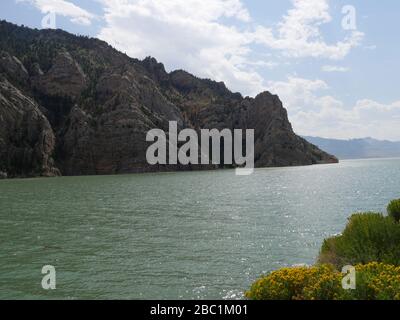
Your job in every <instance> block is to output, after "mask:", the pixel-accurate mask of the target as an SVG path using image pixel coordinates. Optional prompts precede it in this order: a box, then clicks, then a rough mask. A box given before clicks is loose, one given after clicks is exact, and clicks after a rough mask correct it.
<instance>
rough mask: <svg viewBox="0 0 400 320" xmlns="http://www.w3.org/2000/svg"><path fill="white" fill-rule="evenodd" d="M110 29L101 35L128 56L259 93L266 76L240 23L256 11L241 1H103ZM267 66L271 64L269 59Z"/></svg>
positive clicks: (107, 27)
mask: <svg viewBox="0 0 400 320" xmlns="http://www.w3.org/2000/svg"><path fill="white" fill-rule="evenodd" d="M102 3H103V5H104V10H105V16H104V17H105V22H106V25H105V27H104V28H103V29H102V30H101V32H100V34H99V37H100V38H101V39H103V40H105V41H107V42H109V43H110V44H112V45H113V46H115V47H116V48H118V49H119V50H122V51H124V52H126V53H127V54H128V55H130V56H133V57H138V58H144V57H146V56H148V55H151V56H154V57H156V58H157V59H159V60H160V61H162V62H163V63H164V64H165V65H166V67H167V69H168V70H173V69H181V68H183V69H186V70H188V71H190V72H192V73H194V74H196V75H197V76H201V77H208V78H212V79H215V80H218V81H224V82H225V83H226V84H227V86H228V87H229V88H230V89H232V90H237V91H241V92H243V93H245V94H250V95H255V94H257V93H259V92H260V91H262V90H264V87H263V78H262V77H261V76H260V75H259V73H258V72H257V71H256V70H255V69H256V68H260V67H263V66H262V65H261V64H257V62H256V64H255V65H252V62H251V61H250V62H249V59H248V54H249V53H250V49H249V44H250V42H251V40H250V38H249V37H248V36H247V34H246V33H245V32H241V31H239V30H238V29H237V27H235V26H233V25H229V24H227V23H222V22H221V19H222V18H224V17H229V18H231V19H234V20H236V21H238V22H240V23H243V22H248V21H250V15H249V13H248V11H247V9H246V8H245V7H244V6H243V5H242V3H241V1H240V0H169V1H165V0H147V1H140V0H130V1H128V0H102ZM264 63H266V64H267V65H264V67H266V66H269V67H271V65H270V64H269V62H267V61H265V62H264Z"/></svg>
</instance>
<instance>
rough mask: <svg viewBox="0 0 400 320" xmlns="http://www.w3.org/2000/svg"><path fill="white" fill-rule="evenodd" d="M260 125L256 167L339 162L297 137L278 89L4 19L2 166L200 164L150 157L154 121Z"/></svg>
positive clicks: (122, 168) (44, 169) (10, 170)
mask: <svg viewBox="0 0 400 320" xmlns="http://www.w3.org/2000/svg"><path fill="white" fill-rule="evenodd" d="M169 121H177V122H178V124H179V127H180V128H185V127H186V128H194V129H200V128H209V129H212V128H217V129H224V128H230V129H234V128H235V129H255V143H256V145H255V156H256V159H255V160H256V166H258V167H263V166H291V165H310V164H317V163H331V162H337V159H336V158H335V157H333V156H331V155H329V154H327V153H325V152H323V151H321V150H319V149H318V148H317V147H315V146H313V145H311V144H309V143H308V142H306V141H305V140H304V139H302V138H300V137H298V136H297V135H296V134H295V133H294V132H293V130H292V127H291V125H290V122H289V120H288V116H287V112H286V110H285V109H284V108H283V106H282V103H281V101H280V100H279V98H278V97H277V96H276V95H273V94H271V93H269V92H264V93H261V94H260V95H258V96H257V97H255V98H249V97H245V98H244V97H242V95H241V94H239V93H232V92H230V91H229V90H228V89H227V88H226V86H225V85H224V84H223V83H221V82H214V81H211V80H207V79H199V78H197V77H195V76H193V75H191V74H189V73H188V72H185V71H182V70H178V71H175V72H172V73H167V72H166V71H165V69H164V66H163V65H162V64H161V63H159V62H157V61H156V60H155V59H154V58H147V59H145V60H143V61H139V60H136V59H132V58H129V57H127V56H126V55H124V54H122V53H120V52H118V51H116V50H114V49H113V48H111V47H110V46H108V45H107V44H106V43H104V42H102V41H99V40H96V39H88V38H84V37H76V36H73V35H70V34H68V33H66V32H63V31H60V30H45V31H38V30H31V29H28V28H21V27H17V26H15V25H12V24H9V23H6V22H0V125H1V126H0V171H1V172H3V173H6V175H7V176H9V177H10V176H11V177H13V176H34V175H43V176H54V175H58V174H63V175H81V174H110V173H129V172H146V171H159V170H183V169H185V170H187V169H198V168H191V167H189V168H188V167H184V168H183V167H179V166H173V167H161V166H150V165H148V164H147V162H146V159H145V155H146V149H147V147H148V143H146V139H145V137H146V133H147V131H149V130H150V129H154V128H160V129H163V130H165V131H167V129H168V122H169Z"/></svg>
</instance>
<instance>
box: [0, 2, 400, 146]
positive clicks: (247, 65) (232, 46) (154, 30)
mask: <svg viewBox="0 0 400 320" xmlns="http://www.w3.org/2000/svg"><path fill="white" fill-rule="evenodd" d="M51 17H55V19H54V20H52V19H50V18H51ZM399 17H400V1H398V0H386V1H375V0H344V1H342V0H82V1H77V0H2V1H1V2H0V19H5V20H7V21H9V22H13V23H16V24H20V25H22V24H23V25H25V26H29V27H33V28H38V29H42V28H48V27H52V28H54V27H56V28H60V29H63V30H66V31H68V32H71V33H74V34H80V35H88V36H91V37H97V38H100V39H102V40H105V41H107V42H108V43H109V44H111V45H112V46H114V47H115V48H116V49H118V50H120V51H122V52H125V53H126V54H128V55H130V56H132V57H135V58H144V57H146V56H153V57H155V58H156V59H157V60H158V61H160V62H162V63H164V65H165V68H166V69H167V71H172V70H175V69H184V70H187V71H189V72H190V73H192V74H195V75H196V76H199V77H205V78H211V79H213V80H216V81H224V82H225V84H226V86H227V87H228V88H229V89H230V90H232V91H234V92H240V93H242V94H243V95H244V96H247V95H248V96H253V97H254V96H256V95H257V94H258V93H260V92H262V91H266V90H267V91H270V92H272V93H274V94H278V95H279V96H280V98H281V100H282V102H283V105H284V107H285V108H286V109H287V110H288V114H289V120H290V121H291V123H292V125H293V128H294V130H295V132H296V133H298V134H301V135H311V136H320V137H325V138H339V139H350V138H363V137H373V138H377V139H386V140H397V141H400V91H399V90H398V83H399V81H398V76H399V74H400V59H399V57H400V43H399V41H398V31H399V30H400V19H399ZM53 22H54V23H53Z"/></svg>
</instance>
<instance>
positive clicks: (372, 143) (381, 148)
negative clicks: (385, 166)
mask: <svg viewBox="0 0 400 320" xmlns="http://www.w3.org/2000/svg"><path fill="white" fill-rule="evenodd" d="M304 138H305V139H306V140H307V141H309V142H311V143H312V144H315V145H316V146H318V147H320V148H322V149H323V150H326V151H327V152H329V153H332V154H334V155H336V156H337V157H338V158H339V159H363V158H390V157H400V142H392V141H382V140H376V139H372V138H365V139H352V140H338V139H325V138H318V137H304Z"/></svg>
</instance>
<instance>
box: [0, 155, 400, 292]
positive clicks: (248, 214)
mask: <svg viewBox="0 0 400 320" xmlns="http://www.w3.org/2000/svg"><path fill="white" fill-rule="evenodd" d="M399 169H400V160H399V159H384V160H357V161H356V160H352V161H343V162H342V163H340V164H338V165H320V166H312V167H295V168H278V169H258V170H256V172H255V173H254V174H253V175H251V176H247V177H238V176H235V171H233V170H225V171H211V172H189V173H167V174H165V173H163V174H144V175H123V176H96V177H62V178H55V179H21V180H2V181H0V299H6V298H18V299H43V298H62V299H182V298H183V299H228V298H241V297H242V293H243V291H244V290H246V289H247V288H248V287H249V285H250V284H251V282H252V281H253V280H254V279H256V278H257V277H258V276H259V275H260V274H262V273H266V272H268V271H271V270H273V269H276V268H279V267H282V266H291V265H294V264H301V263H306V264H312V263H313V262H314V261H315V258H316V256H317V255H318V251H319V248H320V246H321V243H322V241H323V239H324V238H325V237H327V236H330V235H333V234H336V233H338V232H341V231H342V229H343V227H344V226H345V224H346V220H347V218H348V217H349V216H350V214H351V213H352V212H356V211H365V210H376V211H384V209H385V206H386V205H387V203H388V202H389V200H390V199H393V198H399V197H400V170H399ZM44 265H54V266H55V267H56V270H57V289H56V290H54V291H44V290H43V289H42V288H41V279H42V275H41V269H42V267H43V266H44Z"/></svg>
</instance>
